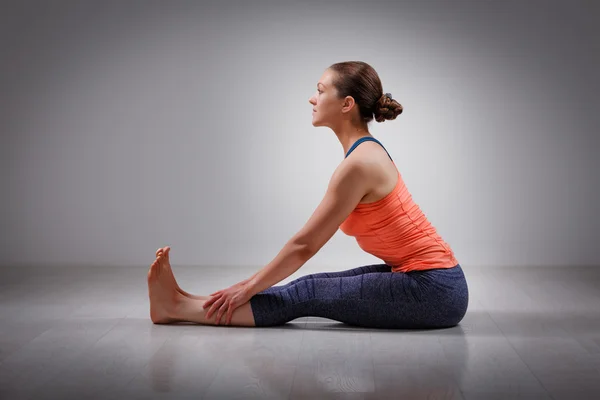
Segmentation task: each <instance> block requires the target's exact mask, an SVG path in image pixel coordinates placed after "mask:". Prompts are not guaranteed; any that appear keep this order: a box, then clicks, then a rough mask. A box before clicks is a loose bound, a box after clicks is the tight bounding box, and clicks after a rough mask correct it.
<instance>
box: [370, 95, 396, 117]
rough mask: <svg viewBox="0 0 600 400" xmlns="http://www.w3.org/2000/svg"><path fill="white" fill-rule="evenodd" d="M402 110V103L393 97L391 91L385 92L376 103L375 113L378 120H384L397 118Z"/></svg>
mask: <svg viewBox="0 0 600 400" xmlns="http://www.w3.org/2000/svg"><path fill="white" fill-rule="evenodd" d="M402 110H403V107H402V105H401V104H400V103H398V102H397V101H396V100H394V99H393V98H392V94H391V93H384V94H383V95H382V96H381V97H380V98H379V100H378V101H377V103H375V109H374V111H373V114H375V120H376V121H377V122H383V121H385V120H394V119H396V117H397V116H398V115H400V114H402Z"/></svg>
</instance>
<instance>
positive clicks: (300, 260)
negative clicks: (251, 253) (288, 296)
mask: <svg viewBox="0 0 600 400" xmlns="http://www.w3.org/2000/svg"><path fill="white" fill-rule="evenodd" d="M314 255H315V253H314V252H311V251H309V250H308V248H307V247H306V246H305V245H300V244H296V243H295V241H293V240H292V241H289V242H288V243H286V244H285V246H283V249H281V251H280V252H279V254H277V256H276V257H275V258H274V259H273V261H271V262H270V263H269V264H267V265H266V266H265V267H263V268H262V269H261V270H260V271H258V272H257V273H255V274H254V275H252V276H251V277H250V278H248V279H246V281H245V282H246V285H247V290H248V292H249V293H250V295H251V296H254V295H255V294H257V293H259V292H262V291H263V290H265V289H268V288H270V287H271V286H273V285H274V284H276V283H278V282H280V281H282V280H283V279H285V278H287V277H288V276H290V275H292V274H293V273H294V272H296V271H297V270H298V269H300V267H301V266H302V265H304V264H305V263H306V262H307V261H308V260H310V259H311V258H312V257H313V256H314Z"/></svg>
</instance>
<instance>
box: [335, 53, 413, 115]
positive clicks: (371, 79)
mask: <svg viewBox="0 0 600 400" xmlns="http://www.w3.org/2000/svg"><path fill="white" fill-rule="evenodd" d="M329 69H331V70H333V71H335V72H336V76H335V77H334V79H333V86H334V87H335V88H336V90H337V92H338V96H339V97H340V98H343V97H346V96H352V97H353V98H354V101H355V102H356V104H357V105H358V110H359V113H360V118H361V119H362V121H363V122H365V123H369V122H371V121H372V120H373V117H375V120H376V121H377V122H383V121H385V120H386V119H392V120H393V119H396V117H397V116H398V115H400V114H401V113H402V110H403V108H402V105H400V103H398V102H397V101H396V100H394V99H392V98H389V97H387V96H386V95H384V94H383V89H382V87H381V81H380V80H379V75H378V74H377V72H375V70H374V69H373V67H371V66H370V65H369V64H367V63H365V62H362V61H344V62H339V63H335V64H332V65H331V66H330V67H329Z"/></svg>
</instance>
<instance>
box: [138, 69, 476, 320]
mask: <svg viewBox="0 0 600 400" xmlns="http://www.w3.org/2000/svg"><path fill="white" fill-rule="evenodd" d="M309 102H310V103H311V104H312V105H313V121H312V123H313V126H326V127H329V128H331V129H332V130H333V132H334V133H335V134H336V136H337V138H338V139H339V141H340V143H341V145H342V147H343V150H344V154H345V157H344V160H343V161H342V162H341V163H340V165H339V166H338V167H337V168H336V170H335V172H334V173H333V176H332V178H331V180H330V182H329V186H328V188H327V192H326V194H325V197H324V198H323V200H322V201H321V203H320V204H319V206H318V207H317V209H316V210H315V212H314V213H313V215H312V216H311V217H310V219H309V220H308V221H307V223H306V225H305V226H304V227H303V228H302V229H301V230H300V231H299V232H298V233H297V234H295V235H294V236H293V237H292V238H291V239H290V240H289V241H288V242H287V243H286V244H285V245H284V247H283V249H282V250H281V251H280V252H279V254H278V255H277V256H276V257H275V258H274V259H273V261H271V262H270V263H269V264H267V265H266V266H265V267H264V268H262V269H261V270H259V271H258V272H257V273H256V274H254V275H253V276H252V277H250V278H248V279H246V280H244V281H242V282H239V283H237V284H235V285H233V286H231V287H229V288H227V289H223V290H220V291H218V292H215V293H213V294H211V295H210V296H194V295H191V294H189V293H187V292H185V291H184V290H182V289H181V288H180V287H179V286H178V285H177V282H176V281H175V278H174V276H173V273H172V270H171V266H170V264H169V252H170V248H169V247H168V246H167V247H164V248H162V249H158V250H157V252H156V257H157V258H156V260H155V261H154V263H153V264H152V266H151V267H150V271H149V272H148V288H149V295H150V317H151V319H152V321H153V322H154V323H171V322H179V321H187V322H196V323H200V324H209V325H219V324H223V323H224V324H225V325H235V326H275V325H282V324H285V323H286V322H288V321H291V320H293V319H296V318H299V317H305V316H319V317H324V318H329V319H333V320H337V321H340V322H344V323H347V324H349V325H354V326H363V327H373V328H441V327H451V326H455V325H457V324H458V323H459V322H460V321H461V320H462V318H463V317H464V315H465V313H466V310H467V306H468V302H469V292H468V287H467V282H466V279H465V276H464V274H463V271H462V268H461V266H460V264H459V263H458V261H457V260H456V258H455V256H454V253H453V251H452V250H451V248H450V246H449V245H448V244H447V243H445V242H444V241H443V240H442V238H441V237H440V236H439V235H438V233H437V232H436V229H435V228H434V227H433V226H432V225H431V224H430V223H429V221H428V220H427V218H426V217H425V215H424V214H423V212H422V211H421V210H420V209H419V207H418V206H417V205H416V204H415V202H414V201H413V199H412V197H411V195H410V193H409V192H408V190H407V188H406V185H405V184H404V181H403V179H402V176H401V174H400V172H399V171H398V169H397V167H396V164H395V163H394V161H393V160H392V158H391V156H390V155H389V154H388V153H387V150H386V149H385V148H384V147H383V145H382V144H381V143H380V142H379V141H378V140H377V139H375V138H373V137H372V136H371V134H370V133H369V131H368V123H369V122H371V121H372V120H373V118H375V120H376V121H377V122H383V121H384V120H386V119H391V120H393V119H395V118H396V117H397V116H398V115H399V114H400V113H401V112H402V106H401V105H400V104H399V103H398V102H397V101H395V100H394V99H393V98H392V96H391V94H389V93H386V94H383V91H382V86H381V82H380V80H379V76H378V75H377V73H376V72H375V70H374V69H373V68H372V67H371V66H370V65H368V64H367V63H364V62H359V61H349V62H341V63H336V64H333V65H331V66H330V67H329V68H328V69H326V70H325V72H324V73H323V75H322V76H321V79H320V80H319V82H318V83H317V93H316V94H315V95H314V96H313V97H311V98H310V99H309ZM359 145H360V146H359ZM338 228H340V229H341V230H342V231H343V232H344V233H345V234H347V235H350V236H353V237H355V238H356V240H357V242H358V245H359V246H360V247H361V248H362V249H363V250H365V251H366V252H368V253H370V254H372V255H374V256H376V257H377V258H380V259H382V260H384V261H385V263H383V264H372V265H365V266H361V267H358V268H353V269H350V270H347V271H342V272H323V273H317V274H312V275H306V276H303V277H300V278H298V279H296V280H294V281H292V282H290V283H288V284H285V285H281V286H273V285H274V284H276V283H277V282H280V281H281V280H283V279H285V278H287V277H288V276H290V275H291V274H293V273H294V272H295V271H297V270H298V269H299V268H300V267H301V266H302V265H303V264H304V263H306V261H308V260H309V259H310V258H311V257H312V256H314V255H315V254H316V253H317V251H319V249H321V247H323V245H324V244H325V243H326V242H327V241H328V240H329V239H330V238H331V237H332V236H333V235H334V234H335V232H336V231H337V230H338ZM221 319H223V322H221Z"/></svg>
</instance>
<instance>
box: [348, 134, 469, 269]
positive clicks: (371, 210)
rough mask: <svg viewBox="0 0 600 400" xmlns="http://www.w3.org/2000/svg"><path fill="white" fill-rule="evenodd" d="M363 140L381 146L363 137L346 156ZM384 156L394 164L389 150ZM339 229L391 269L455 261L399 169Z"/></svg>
mask: <svg viewBox="0 0 600 400" xmlns="http://www.w3.org/2000/svg"><path fill="white" fill-rule="evenodd" d="M365 140H372V141H374V142H377V143H379V144H380V145H381V147H383V148H384V150H385V147H384V146H383V145H382V144H381V143H380V142H379V141H378V140H377V139H375V138H372V137H363V138H360V139H359V140H357V141H356V142H355V143H354V144H353V145H352V147H351V148H350V150H348V153H347V154H346V157H348V155H349V154H350V153H351V152H352V151H353V150H354V149H355V148H356V146H358V145H359V144H360V143H362V142H363V141H365ZM386 152H387V150H386ZM388 156H389V157H390V160H392V163H393V164H394V166H396V163H395V162H394V160H393V159H392V157H391V156H390V155H389V153H388ZM396 169H397V167H396ZM340 230H341V231H342V232H344V233H345V234H346V235H348V236H353V237H355V238H356V241H357V243H358V246H359V247H360V248H361V249H363V250H364V251H366V252H367V253H369V254H371V255H373V256H375V257H377V258H380V259H382V260H383V261H384V262H385V263H386V264H387V265H389V266H391V267H392V272H409V271H417V270H427V269H433V268H452V267H454V266H455V265H457V264H458V261H457V259H456V258H455V256H454V252H453V251H452V249H451V248H450V246H449V245H448V244H447V243H446V242H444V241H443V240H442V238H441V237H440V235H439V234H438V233H437V231H436V229H435V228H434V227H433V226H432V225H431V223H430V222H429V221H428V220H427V218H426V216H425V214H424V213H423V212H422V211H421V209H420V208H419V206H418V205H417V204H416V203H415V202H414V201H413V199H412V196H411V194H410V193H409V192H408V189H407V188H406V185H405V183H404V180H403V179H402V175H401V174H400V171H398V183H397V184H396V187H395V188H394V190H392V191H391V192H390V193H389V194H388V195H387V196H385V197H384V198H382V199H380V200H378V201H376V202H374V203H367V204H360V203H359V204H358V205H357V206H356V208H355V209H354V210H353V211H352V213H350V215H349V216H348V217H347V218H346V220H345V221H344V222H343V223H342V224H341V225H340Z"/></svg>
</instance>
